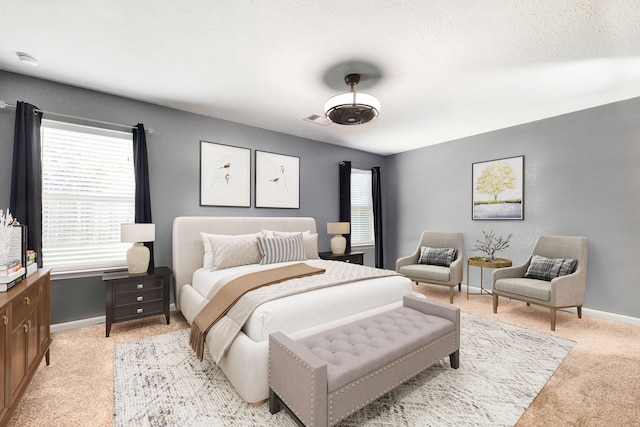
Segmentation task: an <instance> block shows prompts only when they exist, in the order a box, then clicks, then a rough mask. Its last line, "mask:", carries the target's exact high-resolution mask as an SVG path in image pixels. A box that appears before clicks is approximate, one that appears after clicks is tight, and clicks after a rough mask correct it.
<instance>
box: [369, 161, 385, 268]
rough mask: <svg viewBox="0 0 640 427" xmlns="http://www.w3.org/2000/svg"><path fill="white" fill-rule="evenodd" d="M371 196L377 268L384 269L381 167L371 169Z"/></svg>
mask: <svg viewBox="0 0 640 427" xmlns="http://www.w3.org/2000/svg"><path fill="white" fill-rule="evenodd" d="M371 193H372V194H371V195H372V198H373V233H374V236H375V239H376V252H375V259H376V267H377V268H384V254H383V252H382V246H383V244H382V189H381V182H380V166H375V167H373V168H371Z"/></svg>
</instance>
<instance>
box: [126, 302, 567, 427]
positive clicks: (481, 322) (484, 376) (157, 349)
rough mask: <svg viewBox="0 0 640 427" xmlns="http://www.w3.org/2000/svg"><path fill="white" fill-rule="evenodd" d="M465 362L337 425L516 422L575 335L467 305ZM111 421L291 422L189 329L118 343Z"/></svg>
mask: <svg viewBox="0 0 640 427" xmlns="http://www.w3.org/2000/svg"><path fill="white" fill-rule="evenodd" d="M461 318H462V320H461V343H460V368H459V369H452V368H451V367H450V366H449V358H448V357H447V358H445V359H443V360H442V361H440V362H439V363H437V364H435V365H433V366H432V367H431V368H429V369H428V370H426V371H425V372H423V373H422V374H420V375H418V376H416V377H414V378H413V379H411V380H409V381H408V382H407V383H405V384H403V385H401V386H399V387H397V388H396V389H395V390H394V391H392V392H390V393H388V394H386V395H384V396H383V397H381V398H379V399H378V400H376V401H375V402H373V403H372V404H370V405H369V406H367V407H365V408H363V409H362V410H360V411H358V412H357V413H355V414H354V415H352V416H351V417H349V418H347V419H345V420H343V421H342V422H341V423H340V424H339V426H342V427H347V426H512V425H514V424H515V423H516V422H517V421H518V419H519V418H520V416H521V415H522V413H523V412H524V411H525V410H526V409H527V407H528V406H529V405H530V404H531V402H532V401H533V399H534V398H535V397H536V395H537V394H538V393H539V392H540V390H541V389H542V387H543V386H544V384H545V383H546V382H547V381H548V380H549V378H550V377H551V375H552V374H553V372H554V371H555V370H556V369H557V367H558V366H559V365H560V363H561V362H562V360H563V359H564V358H565V357H566V355H567V354H568V353H569V351H570V350H571V348H572V347H573V345H574V344H575V343H574V342H573V341H570V340H567V339H563V338H559V337H554V336H552V335H548V334H544V333H540V332H536V331H532V330H528V329H524V328H521V327H518V326H513V325H509V324H506V323H503V322H499V321H496V320H491V319H488V318H485V317H480V316H475V315H472V314H468V313H462V316H461ZM114 368H115V369H114V371H115V374H114V422H113V425H114V426H134V425H135V426H173V425H175V426H178V425H179V426H286V427H291V426H295V423H294V422H293V421H292V419H291V418H290V417H289V416H288V415H287V414H286V413H285V412H284V411H281V412H279V413H277V414H274V415H271V414H270V413H269V409H268V405H266V404H265V405H262V406H259V407H252V406H249V405H248V404H246V403H245V402H243V401H242V400H241V399H240V397H239V396H238V395H237V394H236V392H235V391H234V389H233V387H232V386H231V384H230V383H229V382H228V381H227V379H226V378H225V376H224V374H223V373H222V372H221V371H220V370H219V369H218V367H217V366H216V365H215V364H214V363H213V362H211V359H210V358H209V355H208V354H207V353H205V358H204V360H203V361H199V360H198V359H197V358H196V357H195V355H194V353H193V351H192V350H191V347H190V346H189V330H188V329H185V330H182V331H177V332H172V333H168V334H164V335H159V336H155V337H151V338H147V339H143V340H139V341H134V342H130V343H125V344H119V345H117V346H116V349H115V358H114Z"/></svg>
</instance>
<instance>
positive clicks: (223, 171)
mask: <svg viewBox="0 0 640 427" xmlns="http://www.w3.org/2000/svg"><path fill="white" fill-rule="evenodd" d="M200 206H238V207H245V208H248V207H250V206H251V150H250V149H248V148H242V147H232V146H231V145H224V144H216V143H213V142H207V141H200Z"/></svg>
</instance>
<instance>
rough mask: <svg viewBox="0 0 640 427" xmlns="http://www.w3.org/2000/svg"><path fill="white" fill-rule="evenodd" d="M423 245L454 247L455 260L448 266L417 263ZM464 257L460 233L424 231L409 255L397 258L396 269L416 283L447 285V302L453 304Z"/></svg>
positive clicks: (459, 285) (459, 286)
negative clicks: (455, 250) (454, 291)
mask: <svg viewBox="0 0 640 427" xmlns="http://www.w3.org/2000/svg"><path fill="white" fill-rule="evenodd" d="M423 246H427V247H431V248H456V249H457V254H456V257H455V260H454V261H453V262H452V263H451V264H450V265H449V266H448V267H445V266H441V265H430V264H420V263H418V261H419V259H420V251H421V248H422V247H423ZM463 258H464V246H463V244H462V233H448V232H434V231H424V232H423V233H422V237H421V238H420V243H418V247H417V248H416V250H415V251H413V253H412V254H411V255H408V256H406V257H403V258H398V260H397V261H396V271H397V272H398V273H400V274H402V275H404V276H406V277H408V278H409V279H411V280H413V281H414V282H416V284H418V283H431V284H434V285H442V286H449V302H450V303H452V304H453V288H454V287H455V286H458V292H459V291H460V290H461V288H462V274H463V273H462V271H463V268H462V267H463V264H462V262H463V261H462V260H463Z"/></svg>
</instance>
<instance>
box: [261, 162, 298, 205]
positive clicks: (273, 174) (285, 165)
mask: <svg viewBox="0 0 640 427" xmlns="http://www.w3.org/2000/svg"><path fill="white" fill-rule="evenodd" d="M255 157H256V161H255V165H256V178H255V179H256V186H255V187H256V196H255V197H256V208H284V209H300V157H296V156H287V155H285V154H276V153H269V152H266V151H258V150H256V152H255Z"/></svg>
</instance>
